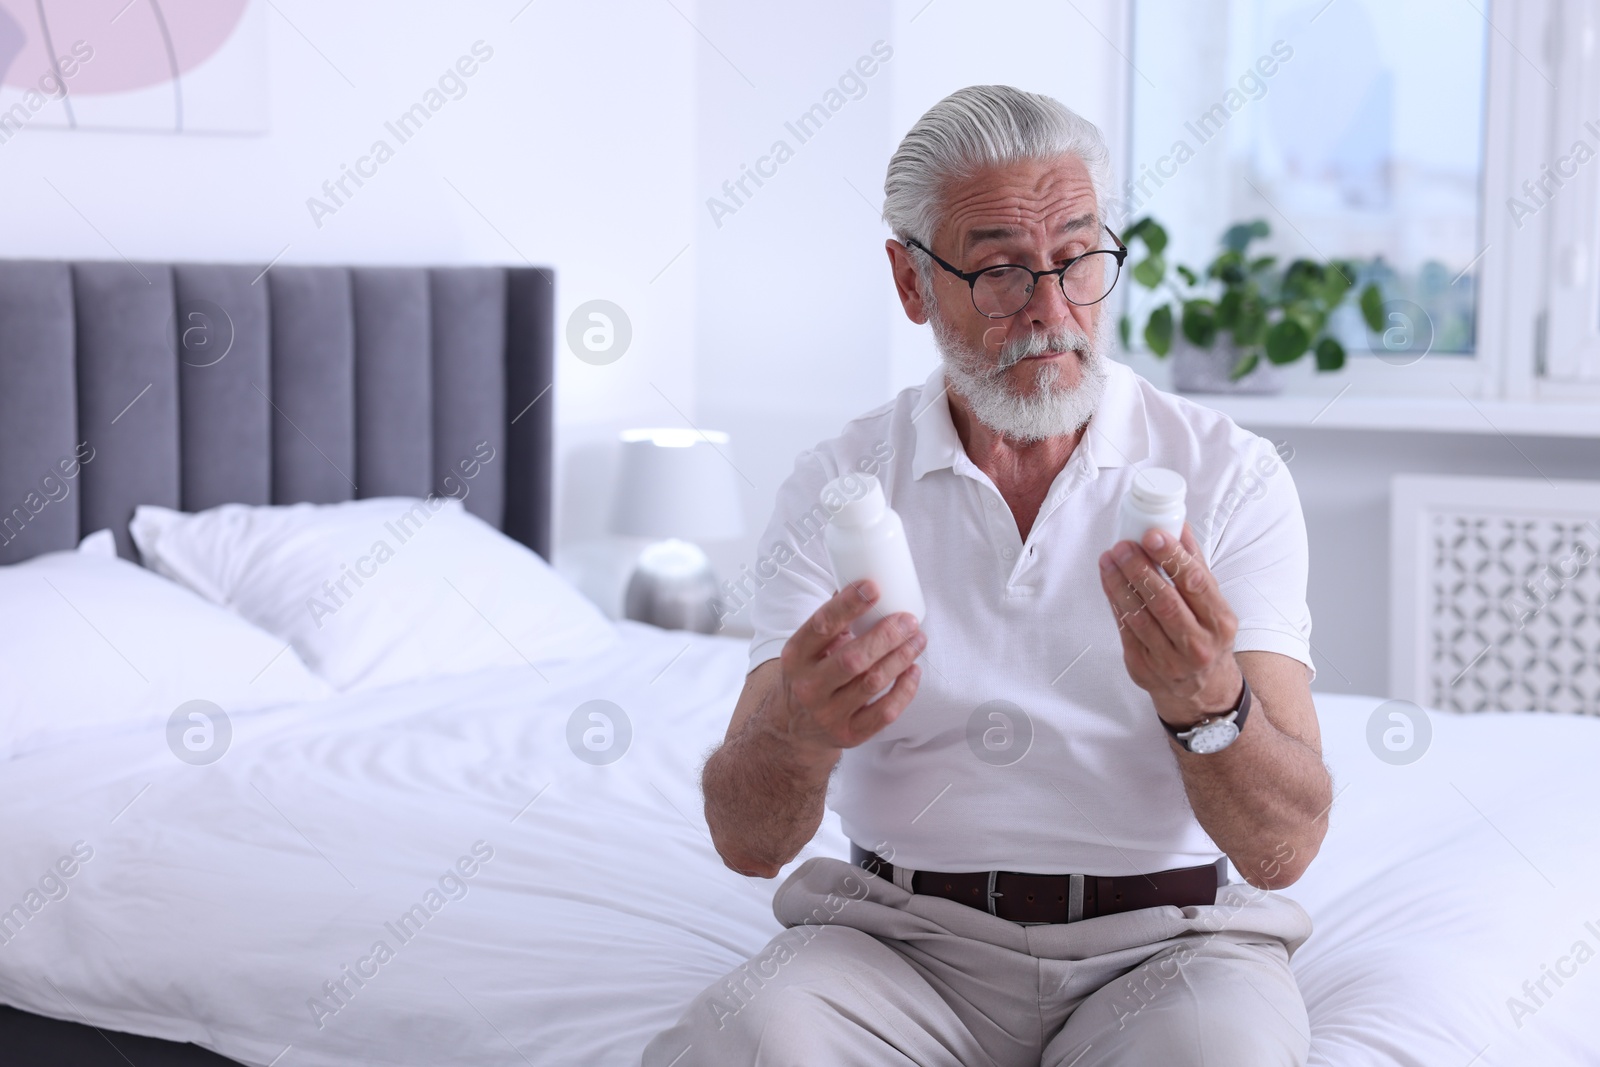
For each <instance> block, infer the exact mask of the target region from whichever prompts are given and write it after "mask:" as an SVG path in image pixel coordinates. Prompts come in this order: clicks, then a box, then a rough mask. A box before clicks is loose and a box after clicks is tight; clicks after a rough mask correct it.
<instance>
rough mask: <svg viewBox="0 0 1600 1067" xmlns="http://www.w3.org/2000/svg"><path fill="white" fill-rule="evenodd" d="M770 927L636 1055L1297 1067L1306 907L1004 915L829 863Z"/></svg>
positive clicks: (802, 876) (679, 1059) (1265, 896)
mask: <svg viewBox="0 0 1600 1067" xmlns="http://www.w3.org/2000/svg"><path fill="white" fill-rule="evenodd" d="M772 909H773V912H774V914H776V915H777V917H778V920H779V921H780V922H781V923H783V924H784V926H785V927H786V929H785V930H784V931H783V932H782V933H780V934H779V935H778V936H776V937H774V938H773V939H772V941H771V942H769V943H768V944H767V947H766V948H765V949H763V950H762V951H761V952H760V953H759V954H757V955H756V956H755V957H754V958H752V959H751V960H750V961H748V962H747V963H744V964H741V965H740V966H739V967H738V968H736V969H735V970H734V971H732V972H731V973H730V974H728V975H727V976H726V977H725V978H722V979H720V980H718V981H717V982H715V983H714V984H712V985H711V986H710V987H709V988H707V989H706V990H705V991H704V992H702V993H701V994H700V995H699V996H698V997H696V998H695V999H694V1000H693V1001H692V1002H691V1003H690V1005H689V1008H688V1010H687V1011H685V1012H684V1014H683V1017H682V1018H681V1019H679V1020H678V1022H677V1023H676V1025H674V1026H672V1027H671V1028H669V1029H668V1030H666V1031H664V1032H662V1033H661V1034H659V1035H657V1036H656V1038H655V1039H654V1040H653V1041H651V1042H650V1045H649V1047H648V1048H646V1049H645V1052H644V1059H643V1064H644V1067H701V1065H706V1067H711V1065H715V1067H742V1065H745V1064H751V1065H756V1067H824V1065H826V1067H855V1065H860V1067H869V1065H870V1067H886V1065H891V1064H893V1065H906V1064H916V1065H918V1067H946V1065H948V1067H1108V1065H1111V1064H1118V1065H1130V1067H1152V1065H1157V1064H1159V1065H1161V1067H1179V1065H1184V1064H1193V1065H1196V1067H1199V1065H1206V1067H1277V1065H1280V1064H1281V1065H1284V1067H1301V1065H1303V1064H1304V1063H1305V1061H1306V1056H1307V1054H1308V1052H1309V1050H1310V1026H1309V1024H1308V1022H1307V1018H1306V1009H1305V1003H1304V1001H1303V1000H1302V999H1301V996H1300V990H1299V987H1298V986H1296V984H1295V980H1294V975H1293V974H1292V973H1291V972H1290V970H1289V957H1290V955H1291V954H1292V953H1293V952H1294V951H1295V950H1296V949H1298V948H1299V947H1300V945H1301V944H1302V943H1303V942H1304V941H1305V939H1306V938H1307V937H1308V936H1310V934H1311V919H1310V917H1309V916H1307V914H1306V912H1305V909H1304V908H1302V907H1300V905H1299V904H1297V903H1295V902H1294V901H1293V900H1290V899H1289V898H1287V897H1281V896H1278V895H1276V894H1274V893H1270V892H1267V891H1265V890H1260V889H1255V888H1253V887H1251V886H1249V885H1247V884H1242V883H1233V884H1230V885H1226V886H1223V887H1222V888H1221V889H1219V890H1218V891H1217V902H1216V903H1215V904H1210V905H1203V906H1200V907H1189V908H1176V907H1170V906H1168V907H1159V908H1146V909H1143V910H1141V911H1132V912H1124V913H1123V914H1121V915H1105V916H1101V917H1099V918H1095V919H1086V920H1083V921H1081V922H1075V923H1060V924H1051V925H1046V926H1019V925H1017V924H1016V923H1012V922H1009V921H1007V920H1005V919H999V918H996V917H995V916H993V915H989V914H988V913H987V912H983V911H979V910H978V909H976V908H970V907H967V906H966V905H964V904H957V903H955V902H954V901H949V900H943V899H940V898H938V897H930V896H925V895H914V894H912V893H908V892H906V891H905V890H904V889H901V888H899V887H897V886H895V885H894V884H893V883H892V882H890V881H889V880H887V879H885V878H880V877H875V876H873V875H869V874H868V873H867V872H866V871H864V870H862V869H861V868H859V867H854V866H852V865H850V864H848V863H846V862H844V861H843V860H837V859H812V860H808V861H807V862H806V863H804V864H802V865H801V866H800V867H799V868H797V869H796V870H795V872H794V873H793V874H792V875H790V877H789V878H788V879H787V880H786V881H785V882H784V883H783V885H781V886H780V887H779V888H778V892H777V894H776V895H775V896H774V898H773V902H772Z"/></svg>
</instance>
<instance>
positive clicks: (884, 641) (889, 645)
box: [762, 579, 928, 767]
mask: <svg viewBox="0 0 1600 1067" xmlns="http://www.w3.org/2000/svg"><path fill="white" fill-rule="evenodd" d="M877 600H878V588H877V586H876V585H875V584H874V583H873V582H872V581H871V580H870V579H864V580H862V581H859V582H853V583H851V584H850V585H847V586H845V587H844V588H843V589H842V590H840V591H839V592H837V593H835V594H834V595H833V597H832V598H830V599H829V600H828V602H827V603H825V604H823V605H822V606H821V607H820V608H818V609H817V610H816V613H815V614H813V615H812V616H811V618H810V619H808V620H807V621H806V624H805V625H804V626H802V627H800V629H798V630H796V631H795V632H794V634H793V635H792V636H791V637H790V638H789V640H788V641H787V642H786V643H785V644H784V646H783V652H782V653H781V654H780V655H779V663H780V669H781V672H782V677H781V681H780V685H779V688H778V693H777V694H776V695H777V697H778V699H776V700H773V701H771V702H770V703H769V704H768V705H767V706H766V708H764V709H763V711H764V712H765V713H766V714H765V715H764V719H765V720H766V721H764V722H763V723H762V725H763V726H764V727H765V728H766V729H767V730H769V731H771V732H772V733H775V734H778V735H780V736H782V737H784V738H786V739H787V740H788V741H789V742H790V743H791V744H792V745H793V746H794V747H795V748H796V749H797V751H796V753H795V754H796V755H798V756H802V757H803V758H809V759H815V760H817V761H818V762H822V763H826V764H827V765H828V766H830V767H831V766H832V764H833V763H834V762H836V761H837V760H838V758H839V753H840V751H841V750H842V749H846V748H854V747H855V746H856V745H859V744H861V743H862V742H863V741H866V740H867V739H868V738H870V737H872V736H873V735H874V734H876V733H878V731H880V730H882V729H883V728H884V727H886V726H888V725H889V724H890V723H892V722H894V721H895V719H897V718H899V717H900V713H901V712H902V711H904V710H905V708H906V705H907V704H909V703H910V702H911V698H912V697H914V696H916V693H917V683H918V682H919V681H920V679H921V677H922V668H921V667H919V666H918V665H917V664H916V662H915V660H916V658H917V657H918V656H919V655H921V654H922V650H923V649H924V648H926V647H927V644H928V638H927V635H926V634H924V633H923V632H922V629H921V627H919V626H918V625H917V620H916V618H915V617H914V616H912V615H910V614H908V613H905V612H900V613H897V614H894V615H890V616H888V617H887V618H883V619H880V620H878V622H877V624H876V625H874V626H873V627H872V629H870V630H868V631H867V632H866V633H864V634H862V635H861V636H860V637H854V636H852V635H851V633H850V624H851V623H852V622H853V621H855V620H856V619H857V618H859V617H861V616H862V615H864V614H866V613H867V611H869V610H870V609H871V608H872V605H873V604H875V603H876V602H877ZM891 684H892V688H890V689H889V691H888V692H887V693H883V695H882V696H881V697H878V698H877V699H876V700H874V699H873V697H874V696H876V695H877V694H878V693H880V692H883V690H884V689H885V688H886V687H889V686H891Z"/></svg>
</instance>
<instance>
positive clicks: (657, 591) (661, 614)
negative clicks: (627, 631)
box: [622, 538, 722, 634]
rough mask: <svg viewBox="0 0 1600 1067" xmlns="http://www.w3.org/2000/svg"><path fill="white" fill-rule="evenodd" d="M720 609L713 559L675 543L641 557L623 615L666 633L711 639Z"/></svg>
mask: <svg viewBox="0 0 1600 1067" xmlns="http://www.w3.org/2000/svg"><path fill="white" fill-rule="evenodd" d="M721 606H722V597H721V596H720V595H719V594H718V593H717V577H716V575H715V574H714V573H713V572H712V570H711V560H710V558H709V557H708V556H707V555H706V554H705V552H704V551H702V550H701V549H700V547H699V546H698V545H692V544H690V543H689V542H687V541H679V540H677V539H676V538H673V539H670V540H666V541H658V542H657V543H655V544H653V545H651V546H650V547H649V548H646V549H645V550H644V551H643V552H641V553H639V561H638V563H637V565H636V566H635V567H634V571H633V577H631V578H629V579H628V591H627V593H626V595H625V596H624V597H623V611H622V613H623V615H624V616H625V617H626V618H629V619H633V620H634V621H636V622H647V623H649V624H650V625H652V626H659V627H661V628H662V629H664V630H692V631H694V632H695V633H702V634H709V633H715V632H716V631H717V629H718V625H717V624H718V620H719V619H720V618H721V616H722V611H721Z"/></svg>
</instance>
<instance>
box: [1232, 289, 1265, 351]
mask: <svg viewBox="0 0 1600 1067" xmlns="http://www.w3.org/2000/svg"><path fill="white" fill-rule="evenodd" d="M1266 329H1267V313H1266V309H1265V308H1263V307H1262V306H1261V301H1259V300H1255V299H1247V300H1244V301H1243V302H1241V303H1240V305H1239V318H1238V321H1237V322H1235V323H1234V324H1233V340H1234V343H1235V344H1237V345H1238V346H1239V347H1240V348H1248V347H1249V346H1251V345H1253V344H1257V343H1259V342H1260V340H1261V335H1262V334H1263V333H1265V332H1266Z"/></svg>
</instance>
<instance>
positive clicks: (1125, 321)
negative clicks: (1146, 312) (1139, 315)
mask: <svg viewBox="0 0 1600 1067" xmlns="http://www.w3.org/2000/svg"><path fill="white" fill-rule="evenodd" d="M1132 330H1133V320H1132V319H1130V318H1128V316H1126V315H1124V316H1122V318H1120V319H1118V320H1117V336H1118V337H1120V338H1122V349H1123V351H1127V350H1128V349H1129V348H1131V347H1132V345H1130V344H1129V343H1128V336H1129V334H1130V333H1131V332H1132Z"/></svg>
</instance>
